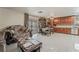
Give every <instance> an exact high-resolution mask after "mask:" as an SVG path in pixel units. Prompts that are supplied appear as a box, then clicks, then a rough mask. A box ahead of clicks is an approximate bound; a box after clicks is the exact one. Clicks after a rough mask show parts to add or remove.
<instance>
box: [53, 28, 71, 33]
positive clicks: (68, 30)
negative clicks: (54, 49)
mask: <svg viewBox="0 0 79 59" xmlns="http://www.w3.org/2000/svg"><path fill="white" fill-rule="evenodd" d="M54 32H58V33H65V34H71V28H54Z"/></svg>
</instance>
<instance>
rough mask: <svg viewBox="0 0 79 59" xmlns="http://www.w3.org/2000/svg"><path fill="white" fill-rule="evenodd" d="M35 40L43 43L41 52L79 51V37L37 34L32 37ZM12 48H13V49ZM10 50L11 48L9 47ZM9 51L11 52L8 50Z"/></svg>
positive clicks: (15, 48)
mask: <svg viewBox="0 0 79 59" xmlns="http://www.w3.org/2000/svg"><path fill="white" fill-rule="evenodd" d="M32 38H33V39H34V40H39V41H41V42H42V43H43V45H42V48H41V52H76V51H79V36H74V35H68V34H61V33H54V34H51V35H50V34H49V35H41V34H35V35H34V36H33V37H32ZM13 46H14V49H13V52H14V51H16V52H17V51H18V50H17V47H16V44H14V45H12V46H10V49H12V48H13ZM11 47H12V48H11ZM7 48H9V47H7ZM8 51H9V50H8Z"/></svg>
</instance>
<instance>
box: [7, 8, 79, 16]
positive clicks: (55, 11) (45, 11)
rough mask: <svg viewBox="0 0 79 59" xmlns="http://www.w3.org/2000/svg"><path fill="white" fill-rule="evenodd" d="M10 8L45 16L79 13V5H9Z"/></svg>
mask: <svg viewBox="0 0 79 59" xmlns="http://www.w3.org/2000/svg"><path fill="white" fill-rule="evenodd" d="M8 9H12V10H16V11H19V12H22V13H29V14H31V15H35V16H44V17H59V16H70V15H79V8H78V7H8Z"/></svg>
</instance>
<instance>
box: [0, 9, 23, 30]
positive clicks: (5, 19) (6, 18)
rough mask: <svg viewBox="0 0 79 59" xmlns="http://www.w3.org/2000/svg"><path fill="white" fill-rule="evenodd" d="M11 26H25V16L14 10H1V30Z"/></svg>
mask: <svg viewBox="0 0 79 59" xmlns="http://www.w3.org/2000/svg"><path fill="white" fill-rule="evenodd" d="M10 25H24V14H23V13H20V12H17V11H14V10H10V9H6V8H0V29H2V28H4V27H6V26H10Z"/></svg>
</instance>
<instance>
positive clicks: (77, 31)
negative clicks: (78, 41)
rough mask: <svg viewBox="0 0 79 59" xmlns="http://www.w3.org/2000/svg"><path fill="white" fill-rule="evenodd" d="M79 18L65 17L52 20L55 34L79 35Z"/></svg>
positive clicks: (73, 16)
mask: <svg viewBox="0 0 79 59" xmlns="http://www.w3.org/2000/svg"><path fill="white" fill-rule="evenodd" d="M78 19H79V16H75V15H72V16H65V17H56V18H54V19H51V25H52V26H53V27H54V32H58V33H64V34H72V35H79V25H78V24H79V21H78Z"/></svg>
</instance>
